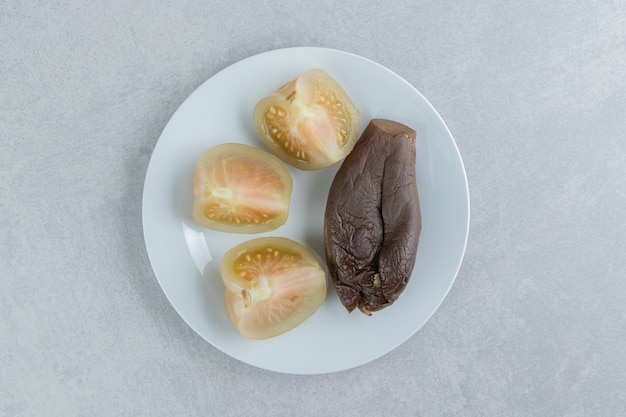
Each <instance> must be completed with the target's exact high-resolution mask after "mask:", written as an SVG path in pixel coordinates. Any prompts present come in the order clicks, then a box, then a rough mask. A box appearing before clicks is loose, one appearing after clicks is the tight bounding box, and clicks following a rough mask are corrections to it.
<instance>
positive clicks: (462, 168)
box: [141, 46, 471, 375]
mask: <svg viewBox="0 0 626 417" xmlns="http://www.w3.org/2000/svg"><path fill="white" fill-rule="evenodd" d="M294 51H304V52H307V51H314V52H316V53H325V54H340V55H346V56H349V57H351V58H352V59H355V60H360V61H364V62H367V63H368V64H369V65H374V66H376V67H378V68H379V69H381V70H383V71H384V72H387V73H389V74H390V75H392V76H393V77H395V78H397V79H398V80H399V81H401V82H402V83H403V84H404V85H405V86H406V87H407V88H409V89H410V90H411V91H412V92H413V93H415V94H417V95H418V96H419V97H420V99H421V100H423V102H424V103H425V104H426V105H427V107H428V109H429V111H431V112H432V113H433V115H434V116H435V117H436V118H437V119H438V121H439V123H440V124H441V126H442V127H443V128H444V130H445V133H446V134H447V136H448V137H449V139H450V142H451V145H452V147H453V149H454V156H455V158H456V159H458V163H459V168H460V172H461V173H462V184H463V190H464V193H463V200H464V202H465V205H466V208H467V209H466V215H465V218H464V219H463V223H464V225H465V227H464V230H463V242H462V245H461V248H462V249H461V251H460V253H459V255H458V261H457V262H456V265H455V268H454V275H453V276H452V278H451V279H450V281H449V284H448V285H447V287H446V289H445V291H444V292H443V293H442V294H441V297H440V299H439V300H438V301H437V303H436V306H435V307H434V308H433V309H432V311H430V313H429V314H428V315H427V316H426V317H425V318H424V320H423V322H422V323H421V324H420V325H418V326H417V327H416V329H415V331H413V332H408V334H407V335H405V337H404V338H402V339H401V340H400V341H399V342H398V343H395V346H394V347H391V348H390V349H388V350H386V351H384V352H382V353H380V354H378V355H376V356H374V357H372V358H370V359H369V360H366V361H364V362H360V363H358V364H353V365H349V366H345V367H342V368H336V369H332V370H325V371H321V372H298V371H285V370H277V369H271V368H267V367H263V366H260V365H258V364H255V363H251V362H250V361H246V360H244V359H242V358H240V357H237V356H234V355H232V354H231V353H229V352H227V351H226V350H224V349H222V348H221V347H220V346H218V345H216V344H215V343H214V342H212V341H211V340H209V339H207V337H205V336H204V335H202V334H201V332H200V331H198V329H196V327H195V326H194V325H193V324H192V323H190V322H189V321H188V320H187V319H186V318H185V316H184V315H183V314H182V313H181V312H180V311H179V309H178V308H177V306H176V305H175V303H174V302H173V301H172V299H171V297H170V295H169V294H168V293H167V291H165V289H164V288H163V284H162V282H161V279H160V278H159V273H158V271H157V269H156V268H155V265H154V261H153V255H151V250H150V246H151V243H150V242H148V238H147V226H148V225H147V223H146V222H147V220H146V217H147V216H146V205H147V197H146V188H147V184H148V181H149V179H150V173H151V172H152V170H153V169H154V165H155V162H154V158H153V156H154V154H155V152H156V151H157V149H158V148H159V145H160V144H161V143H162V140H161V139H162V138H163V136H164V133H165V132H166V131H167V129H168V127H169V126H170V125H171V123H172V121H173V120H174V119H175V118H176V116H177V114H179V112H181V111H182V110H181V109H182V108H183V107H184V105H185V103H186V102H187V101H188V100H190V98H191V97H193V96H195V95H197V94H199V91H200V90H202V89H203V86H204V85H205V84H207V83H209V82H210V81H211V80H212V79H213V78H214V77H216V76H217V75H219V74H221V73H224V72H227V71H228V70H229V69H231V68H232V67H234V66H236V65H244V64H245V62H246V61H252V60H254V59H256V58H258V57H260V56H262V55H268V54H282V53H291V52H294ZM141 216H142V233H143V239H144V245H145V248H146V253H147V255H148V259H149V262H150V266H151V269H152V273H153V276H154V278H155V279H156V281H157V283H158V284H159V287H160V289H161V291H162V292H163V294H164V295H165V296H166V299H167V300H168V302H169V304H170V306H172V308H174V310H175V311H176V313H177V314H178V315H179V317H180V318H181V319H182V320H183V321H184V322H185V324H186V325H188V326H189V327H190V328H191V329H192V330H193V331H194V333H196V334H197V335H198V336H200V337H201V338H202V339H203V340H204V341H205V342H208V343H209V344H210V345H211V346H213V347H214V348H216V349H217V350H219V351H221V352H222V353H224V354H226V355H227V356H229V357H231V358H234V359H236V360H237V361H240V362H243V363H246V364H247V365H250V366H253V367H256V368H259V369H264V370H268V371H271V372H277V373H283V374H302V375H314V374H328V373H334V372H341V371H345V370H348V369H353V368H356V367H359V366H363V365H365V364H367V363H370V362H372V361H374V360H376V359H379V358H381V357H383V356H385V355H387V354H389V353H390V352H391V351H393V350H394V349H396V348H397V347H399V346H401V345H402V344H404V343H405V342H406V341H407V340H408V339H410V338H411V337H412V336H414V335H415V334H417V333H418V331H419V330H420V329H421V328H422V327H423V326H424V325H425V324H426V323H427V322H428V321H430V319H431V318H432V317H433V315H434V314H435V313H436V312H437V311H438V310H439V308H440V307H441V305H442V304H443V302H444V301H445V299H446V298H447V296H448V294H449V292H450V290H451V288H452V286H453V285H454V283H455V282H456V279H457V277H458V274H459V271H460V269H461V266H462V265H463V261H464V259H465V256H466V251H467V245H468V241H469V232H470V222H471V200H470V193H469V183H468V177H467V171H466V169H465V164H464V161H463V157H462V155H461V153H460V151H459V147H458V144H457V142H456V139H455V137H454V135H453V134H452V132H451V131H450V128H449V127H448V125H447V123H446V122H445V121H444V120H443V118H442V117H441V115H440V114H439V112H438V111H437V109H436V108H435V107H434V106H433V105H432V103H431V102H430V101H429V100H428V99H427V98H426V97H425V96H424V95H423V94H422V93H421V92H420V91H419V90H418V89H417V88H416V87H415V86H413V85H412V84H410V83H409V82H408V81H407V80H405V79H404V78H403V77H401V76H400V75H398V74H397V73H396V72H395V71H393V70H391V69H389V68H388V67H385V66H383V65H382V64H380V63H378V62H376V61H373V60H372V59H369V58H367V57H364V56H361V55H358V54H355V53H352V52H347V51H343V50H339V49H334V48H328V47H317V46H291V47H285V48H276V49H270V50H266V51H262V52H259V53H256V54H253V55H250V56H247V57H245V58H242V59H240V60H237V61H234V62H232V63H230V64H228V65H226V66H225V67H223V68H222V69H220V70H217V71H216V72H215V73H213V74H212V75H211V76H209V77H208V78H207V79H206V80H204V81H203V82H202V83H200V84H199V85H198V86H197V87H195V88H194V90H193V91H192V92H191V93H190V94H189V95H187V96H186V97H185V98H184V99H183V101H181V102H180V103H179V105H178V106H177V108H176V109H175V111H174V112H173V113H172V114H171V116H170V117H169V118H168V120H167V123H166V124H165V125H164V127H163V129H161V131H160V133H159V137H158V139H157V142H156V143H155V145H154V147H153V149H152V152H151V154H150V159H149V161H148V165H147V167H146V171H145V177H144V184H143V187H142V205H141ZM329 291H334V289H333V288H332V285H331V286H330V287H329Z"/></svg>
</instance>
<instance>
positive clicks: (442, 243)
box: [143, 47, 469, 374]
mask: <svg viewBox="0 0 626 417" xmlns="http://www.w3.org/2000/svg"><path fill="white" fill-rule="evenodd" d="M312 68H321V69H324V70H325V71H326V72H327V73H328V74H330V75H331V76H332V77H333V78H335V80H337V81H338V82H339V84H340V85H341V86H342V87H343V88H344V89H345V91H346V92H347V93H348V95H349V96H350V97H351V99H352V100H353V102H354V104H355V105H356V106H357V108H358V109H359V110H360V112H361V127H360V129H361V130H360V133H361V132H362V131H363V129H364V128H365V126H366V125H367V124H368V123H369V121H370V120H371V119H373V118H386V119H390V120H394V121H397V122H400V123H403V124H406V125H407V126H409V127H411V128H413V129H415V131H416V132H417V145H416V146H417V161H416V167H415V170H416V175H417V187H418V191H419V197H420V207H421V211H422V224H423V229H422V234H421V238H420V245H419V248H418V252H417V259H416V262H415V268H414V270H413V274H412V277H411V280H410V282H409V284H408V286H407V288H406V290H405V291H404V292H403V293H402V294H401V296H400V298H399V299H398V301H396V302H395V303H394V304H393V305H392V306H390V307H388V308H386V309H384V310H381V311H379V312H376V313H374V314H373V315H372V316H370V317H368V316H365V315H364V314H362V313H360V312H359V311H358V310H357V311H354V312H353V313H350V314H349V313H348V312H347V311H346V310H345V309H344V308H343V306H342V305H341V303H340V301H339V299H338V297H337V295H336V293H335V291H334V288H333V287H332V285H331V284H329V286H328V295H327V298H326V300H325V302H324V304H323V305H322V306H321V307H320V309H319V310H318V311H317V312H316V313H315V314H314V315H313V316H312V317H311V318H309V319H308V320H307V321H305V322H304V323H303V324H302V325H300V326H298V327H297V328H295V329H294V330H292V331H290V332H288V333H285V334H283V335H280V336H277V337H274V338H271V339H267V340H262V341H250V340H247V339H245V338H243V337H241V336H240V335H239V333H238V332H237V330H236V329H235V328H234V327H233V325H232V324H231V323H230V321H229V320H228V317H227V316H226V312H225V309H224V304H223V295H224V288H223V286H222V282H221V278H220V274H219V262H220V259H221V257H222V255H223V254H224V253H225V252H226V251H227V250H228V249H230V248H232V247H233V246H235V245H237V244H239V243H241V242H243V241H245V240H249V239H251V238H256V237H262V236H284V237H288V238H291V239H293V240H296V241H298V242H301V243H303V244H305V245H307V246H308V247H310V248H311V249H313V250H314V251H315V252H317V254H318V255H323V253H324V247H323V221H324V208H325V206H326V197H327V194H328V190H329V187H330V183H331V181H332V179H333V177H334V175H335V173H336V171H337V169H338V168H339V165H340V163H337V164H335V165H333V166H331V167H330V168H327V169H325V170H321V171H315V172H305V171H299V170H297V169H295V168H291V167H289V169H290V171H291V173H292V176H293V181H294V183H293V195H292V200H291V207H290V214H289V219H288V221H287V223H286V224H285V225H284V226H282V227H280V228H278V229H276V230H275V231H273V232H269V233H263V234H256V235H237V234H228V233H221V232H213V231H209V230H204V229H202V228H201V227H199V226H197V225H196V224H195V223H194V221H193V219H192V217H191V206H192V201H193V195H192V178H193V171H194V167H195V164H196V161H197V160H198V158H199V157H200V155H201V154H202V153H203V152H204V151H205V150H207V149H208V148H210V147H212V146H214V145H217V144H220V143H225V142H239V143H245V144H249V145H253V146H257V147H259V148H261V149H265V148H264V145H263V143H262V142H261V140H260V139H259V138H258V136H257V134H256V131H255V129H254V125H253V121H252V110H253V108H254V106H255V104H256V103H257V102H258V101H259V100H260V99H261V98H263V97H265V96H266V95H268V94H270V93H272V92H273V91H275V90H276V89H277V88H278V87H280V86H281V85H282V84H284V83H285V82H287V81H289V80H292V79H293V78H295V77H297V76H298V75H300V74H301V73H303V72H305V71H308V70H309V69H312ZM143 228H144V237H145V243H146V247H147V251H148V256H149V258H150V262H151V264H152V268H153V269H154V273H155V275H156V278H157V280H158V281H159V284H160V285H161V288H162V289H163V291H164V293H165V295H166V296H167V298H168V299H169V301H170V302H171V304H172V306H173V307H174V308H175V309H176V311H177V312H178V313H179V314H180V316H181V317H182V318H183V319H184V320H185V322H186V323H188V325H189V326H191V328H192V329H193V330H194V331H196V332H197V333H198V334H199V335H200V336H201V337H203V338H204V339H205V340H206V341H208V342H209V343H211V344H212V345H213V346H215V347H216V348H217V349H219V350H221V351H223V352H225V353H226V354H228V355H230V356H232V357H234V358H236V359H238V360H240V361H243V362H245V363H248V364H250V365H253V366H256V367H259V368H263V369H267V370H272V371H276V372H283V373H292V374H319V373H328V372H334V371H340V370H345V369H349V368H352V367H355V366H359V365H362V364H365V363H367V362H369V361H372V360H374V359H376V358H379V357H380V356H382V355H384V354H386V353H388V352H389V351H391V350H392V349H394V348H396V347H397V346H399V345H400V344H402V343H403V342H405V341H406V340H407V339H408V338H409V337H411V336H412V335H413V334H415V332H417V330H418V329H419V328H420V327H421V326H423V325H424V323H425V322H426V321H427V320H428V319H429V318H430V317H431V316H432V315H433V313H434V312H435V310H436V309H437V308H438V306H439V305H440V304H441V302H442V301H443V299H444V298H445V296H446V294H447V293H448V291H449V289H450V287H451V285H452V283H453V282H454V279H455V277H456V274H457V272H458V270H459V267H460V265H461V261H462V259H463V254H464V252H465V246H466V242H467V235H468V228H469V193H468V188H467V179H466V176H465V171H464V168H463V163H462V161H461V157H460V155H459V152H458V149H457V147H456V144H455V142H454V139H453V138H452V135H451V134H450V132H449V130H448V128H447V127H446V125H445V123H444V122H443V120H442V119H441V118H440V116H439V115H438V114H437V112H436V111H435V110H434V109H433V107H432V106H431V105H430V104H429V103H428V101H427V100H426V99H425V98H424V97H423V96H422V95H421V94H420V93H419V92H418V91H417V90H416V89H415V88H414V87H412V86H411V85H410V84H408V83H407V82H406V81H404V80H403V79H402V78H400V77H399V76H398V75H396V74H394V73H393V72H391V71H390V70H388V69H386V68H384V67H382V66H381V65H379V64H377V63H375V62H372V61H370V60H368V59H365V58H362V57H359V56H356V55H353V54H350V53H345V52H341V51H337V50H332V49H323V48H306V47H303V48H288V49H279V50H274V51H270V52H265V53H262V54H259V55H255V56H252V57H249V58H247V59H244V60H242V61H240V62H237V63H235V64H233V65H231V66H229V67H227V68H226V69H224V70H222V71H220V72H219V73H217V74H215V75H214V76H213V77H211V78H210V79H209V80H207V81H206V82H205V83H204V84H202V85H201V86H200V87H199V88H198V89H197V90H196V91H194V92H193V93H192V94H191V95H190V96H189V97H188V98H187V99H186V100H185V102H184V103H183V104H182V105H181V106H180V108H179V109H178V110H177V111H176V113H175V114H174V115H173V116H172V118H171V120H170V121H169V123H168V124H167V126H166V127H165V129H164V130H163V132H162V134H161V137H160V138H159V141H158V143H157V145H156V147H155V149H154V152H153V154H152V157H151V160H150V164H149V166H148V170H147V173H146V180H145V186H144V194H143Z"/></svg>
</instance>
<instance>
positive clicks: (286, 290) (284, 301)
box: [220, 237, 326, 340]
mask: <svg viewBox="0 0 626 417" xmlns="http://www.w3.org/2000/svg"><path fill="white" fill-rule="evenodd" d="M220 269H221V275H222V282H223V283H224V290H225V291H224V306H225V308H226V312H227V314H228V317H229V319H230V321H231V322H232V324H233V325H234V326H235V327H236V328H237V330H238V331H239V333H240V334H241V335H242V336H243V337H245V338H248V339H252V340H261V339H267V338H271V337H275V336H278V335H280V334H283V333H285V332H288V331H290V330H292V329H294V328H295V327H297V326H299V325H300V324H302V323H303V322H304V321H306V320H307V319H308V318H309V317H311V316H312V315H313V314H314V313H315V312H316V311H317V310H318V308H319V307H320V306H321V305H322V303H323V302H324V299H325V298H326V272H325V271H324V270H323V269H322V268H321V266H320V264H319V262H318V261H317V259H316V258H315V256H313V254H312V253H311V252H310V251H309V250H308V249H307V248H306V247H304V246H303V245H301V244H299V243H297V242H295V241H293V240H291V239H287V238H284V237H264V238H257V239H252V240H249V241H247V242H244V243H242V244H240V245H238V246H236V247H234V248H232V249H230V250H229V251H228V252H226V254H225V255H224V256H223V257H222V260H221V265H220Z"/></svg>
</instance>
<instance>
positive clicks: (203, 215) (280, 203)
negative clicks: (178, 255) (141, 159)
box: [193, 143, 292, 233]
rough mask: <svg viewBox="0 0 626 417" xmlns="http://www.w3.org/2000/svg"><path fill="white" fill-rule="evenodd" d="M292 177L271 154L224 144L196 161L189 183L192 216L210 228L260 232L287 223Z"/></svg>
mask: <svg viewBox="0 0 626 417" xmlns="http://www.w3.org/2000/svg"><path fill="white" fill-rule="evenodd" d="M291 191H292V179H291V174H290V173H289V170H288V169H287V167H285V166H284V165H283V163H282V162H281V161H280V160H279V159H278V158H277V157H275V156H274V155H272V154H270V153H269V152H265V151H263V150H261V149H257V148H254V147H252V146H248V145H243V144H237V143H227V144H222V145H217V146H215V147H213V148H210V149H209V150H207V151H206V152H205V153H204V154H203V155H202V156H201V157H200V159H199V160H198V163H197V164H196V168H195V171H194V181H193V193H194V203H193V218H194V220H195V221H196V222H197V223H198V224H200V225H201V226H204V227H206V228H208V229H212V230H218V231H222V232H231V233H261V232H267V231H271V230H274V229H276V228H278V227H280V226H282V225H283V224H285V222H286V221H287V217H288V215H289V204H290V201H291Z"/></svg>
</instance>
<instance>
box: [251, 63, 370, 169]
mask: <svg viewBox="0 0 626 417" xmlns="http://www.w3.org/2000/svg"><path fill="white" fill-rule="evenodd" d="M359 118H360V114H359V111H358V109H357V108H356V106H355V105H354V103H353V102H352V100H350V97H349V96H348V94H347V93H346V92H345V91H344V89H343V88H342V87H341V85H339V83H338V82H337V81H336V80H335V79H333V78H332V77H331V76H330V75H328V74H327V73H326V72H325V71H324V70H321V69H312V70H310V71H307V72H305V73H304V74H302V75H300V76H299V77H297V78H296V79H294V80H292V81H290V82H288V83H286V84H285V85H283V86H282V87H280V88H279V89H278V90H277V91H276V92H274V93H273V94H271V95H269V96H267V97H265V98H264V99H262V100H261V101H259V102H258V103H257V105H256V106H255V108H254V112H253V119H254V125H255V127H256V130H257V132H258V134H259V136H260V137H261V139H262V140H263V142H264V143H265V145H266V146H267V147H268V148H269V149H270V151H271V152H273V153H274V154H276V155H277V156H279V157H280V158H281V159H282V160H284V161H285V162H287V163H288V164H290V165H293V166H294V167H296V168H300V169H302V170H307V171H311V170H318V169H322V168H326V167H328V166H330V165H332V164H334V163H335V162H337V161H339V160H341V159H343V158H345V157H346V156H347V155H348V153H350V151H352V148H353V147H354V145H355V143H356V141H357V139H358V133H359V123H360V119H359Z"/></svg>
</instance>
